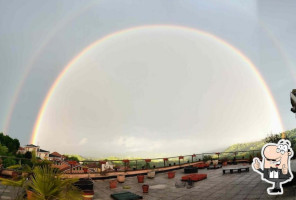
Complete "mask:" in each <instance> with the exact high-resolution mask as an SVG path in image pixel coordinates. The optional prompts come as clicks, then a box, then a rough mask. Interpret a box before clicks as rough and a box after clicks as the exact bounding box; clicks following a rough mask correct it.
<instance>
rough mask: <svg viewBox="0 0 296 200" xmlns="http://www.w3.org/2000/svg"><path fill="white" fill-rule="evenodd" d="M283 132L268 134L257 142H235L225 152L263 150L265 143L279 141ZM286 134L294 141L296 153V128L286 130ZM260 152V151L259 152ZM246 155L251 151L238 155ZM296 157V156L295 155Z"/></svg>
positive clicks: (225, 155) (229, 155)
mask: <svg viewBox="0 0 296 200" xmlns="http://www.w3.org/2000/svg"><path fill="white" fill-rule="evenodd" d="M281 134H282V133H279V134H274V135H272V134H271V135H268V136H267V137H266V138H264V139H262V140H260V141H256V142H247V143H238V144H233V145H231V146H229V147H228V148H226V149H225V150H224V152H236V151H252V150H261V148H262V147H263V145H264V144H266V143H267V142H277V140H278V139H280V138H281ZM284 134H285V135H286V138H287V139H289V140H290V141H291V143H292V148H293V150H294V152H295V154H296V129H292V130H289V131H285V132H284ZM259 153H260V152H259ZM257 154H258V152H255V155H256V156H257ZM223 156H224V157H231V156H232V157H233V156H234V155H233V154H224V155H222V157H223ZM242 156H244V157H245V158H248V157H249V153H239V154H238V155H237V157H242ZM294 157H295V156H294Z"/></svg>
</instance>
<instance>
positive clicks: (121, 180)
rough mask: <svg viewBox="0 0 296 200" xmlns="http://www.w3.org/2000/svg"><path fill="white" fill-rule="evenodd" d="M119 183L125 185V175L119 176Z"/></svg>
mask: <svg viewBox="0 0 296 200" xmlns="http://www.w3.org/2000/svg"><path fill="white" fill-rule="evenodd" d="M117 181H118V182H119V183H124V181H125V175H124V174H118V175H117Z"/></svg>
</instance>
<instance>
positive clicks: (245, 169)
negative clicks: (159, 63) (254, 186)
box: [223, 167, 249, 174]
mask: <svg viewBox="0 0 296 200" xmlns="http://www.w3.org/2000/svg"><path fill="white" fill-rule="evenodd" d="M227 171H229V172H230V174H233V172H235V171H237V172H238V173H241V172H243V171H245V172H249V167H240V168H229V169H223V174H225V173H226V172H227Z"/></svg>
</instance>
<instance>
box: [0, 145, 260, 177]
mask: <svg viewBox="0 0 296 200" xmlns="http://www.w3.org/2000/svg"><path fill="white" fill-rule="evenodd" d="M260 152H261V150H250V151H234V152H209V153H202V154H191V155H184V156H173V157H165V158H151V159H150V158H149V159H148V158H146V159H117V160H116V159H113V160H112V159H109V160H108V159H105V160H84V161H80V162H79V163H77V164H69V163H68V165H69V168H68V169H67V170H68V171H67V173H79V170H76V169H74V168H77V166H79V167H78V169H80V171H81V170H82V169H83V168H84V167H85V168H88V169H89V170H88V171H89V172H91V173H101V172H102V171H103V165H105V166H108V165H109V166H112V168H113V169H112V171H133V170H142V169H157V168H164V167H170V166H178V165H183V164H186V163H196V162H199V161H206V160H218V162H219V161H221V160H223V159H224V160H225V158H227V160H232V159H234V158H235V159H249V157H250V156H252V157H255V156H260ZM258 154H259V155H258ZM0 158H3V160H4V159H6V158H10V159H15V160H16V163H17V164H22V161H23V160H30V159H27V158H17V157H12V156H0ZM23 162H24V161H23ZM52 162H53V164H54V163H56V162H59V161H52ZM64 162H65V163H67V162H66V161H64ZM107 162H108V163H107ZM106 164H107V165H106ZM54 166H57V165H54ZM73 169H74V170H73ZM107 171H108V169H107ZM109 171H110V170H109ZM80 173H84V172H80Z"/></svg>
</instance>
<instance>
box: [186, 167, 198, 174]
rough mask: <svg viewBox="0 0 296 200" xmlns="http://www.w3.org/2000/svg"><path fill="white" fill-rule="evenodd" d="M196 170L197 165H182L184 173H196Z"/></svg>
mask: <svg viewBox="0 0 296 200" xmlns="http://www.w3.org/2000/svg"><path fill="white" fill-rule="evenodd" d="M197 172H198V169H197V167H193V166H188V167H184V173H185V174H191V173H197Z"/></svg>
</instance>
